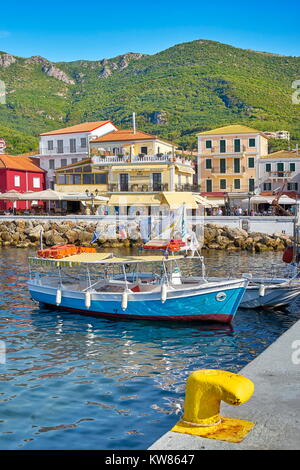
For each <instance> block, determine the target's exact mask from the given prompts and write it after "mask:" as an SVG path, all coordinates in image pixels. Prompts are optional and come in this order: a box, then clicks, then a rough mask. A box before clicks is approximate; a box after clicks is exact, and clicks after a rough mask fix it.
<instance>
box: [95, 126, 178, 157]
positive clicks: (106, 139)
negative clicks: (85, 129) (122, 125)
mask: <svg viewBox="0 0 300 470" xmlns="http://www.w3.org/2000/svg"><path fill="white" fill-rule="evenodd" d="M90 148H91V151H92V153H99V154H102V153H103V152H109V153H110V154H111V155H116V156H117V155H119V156H128V157H134V156H140V157H141V156H147V155H172V156H173V157H174V156H175V150H176V147H175V145H174V144H172V143H170V142H167V141H165V140H163V139H160V138H159V137H157V136H156V135H152V134H147V133H146V132H143V131H139V130H133V129H117V130H114V131H111V132H109V133H107V134H106V135H102V136H100V137H98V138H95V139H93V140H91V141H90Z"/></svg>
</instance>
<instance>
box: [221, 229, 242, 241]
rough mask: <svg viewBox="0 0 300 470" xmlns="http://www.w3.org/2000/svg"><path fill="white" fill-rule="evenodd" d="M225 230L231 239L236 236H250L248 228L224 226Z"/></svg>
mask: <svg viewBox="0 0 300 470" xmlns="http://www.w3.org/2000/svg"><path fill="white" fill-rule="evenodd" d="M224 230H225V232H226V235H227V237H228V238H229V239H230V240H234V239H236V238H241V237H242V238H247V237H248V232H246V230H243V229H242V228H236V227H227V226H226V227H224Z"/></svg>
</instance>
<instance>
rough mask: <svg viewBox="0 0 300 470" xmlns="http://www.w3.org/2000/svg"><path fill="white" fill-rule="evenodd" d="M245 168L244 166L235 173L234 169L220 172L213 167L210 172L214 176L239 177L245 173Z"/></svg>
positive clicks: (219, 169)
mask: <svg viewBox="0 0 300 470" xmlns="http://www.w3.org/2000/svg"><path fill="white" fill-rule="evenodd" d="M245 171H246V168H245V167H244V166H241V167H240V171H235V170H234V168H226V169H225V171H221V168H218V167H213V168H212V169H211V172H212V173H213V174H215V175H241V174H243V173H245Z"/></svg>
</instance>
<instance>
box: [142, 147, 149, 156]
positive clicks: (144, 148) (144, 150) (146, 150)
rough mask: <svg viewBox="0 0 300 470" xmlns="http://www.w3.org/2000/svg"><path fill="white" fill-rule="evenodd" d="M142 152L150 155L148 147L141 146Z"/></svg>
mask: <svg viewBox="0 0 300 470" xmlns="http://www.w3.org/2000/svg"><path fill="white" fill-rule="evenodd" d="M141 153H144V154H145V155H148V147H141Z"/></svg>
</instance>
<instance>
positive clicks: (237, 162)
mask: <svg viewBox="0 0 300 470" xmlns="http://www.w3.org/2000/svg"><path fill="white" fill-rule="evenodd" d="M233 172H234V173H240V172H241V162H240V159H239V158H235V159H234V160H233Z"/></svg>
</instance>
